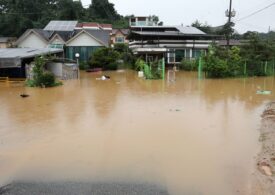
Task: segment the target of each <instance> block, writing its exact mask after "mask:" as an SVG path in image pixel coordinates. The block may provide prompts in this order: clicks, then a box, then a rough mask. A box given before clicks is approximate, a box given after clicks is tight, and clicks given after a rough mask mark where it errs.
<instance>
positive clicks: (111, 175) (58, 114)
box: [0, 71, 275, 195]
mask: <svg viewBox="0 0 275 195" xmlns="http://www.w3.org/2000/svg"><path fill="white" fill-rule="evenodd" d="M105 74H108V75H110V76H111V80H110V81H97V80H96V78H97V77H100V76H101V75H100V74H91V73H82V75H81V80H77V81H66V82H64V86H61V87H56V88H52V89H35V88H26V87H24V86H22V84H20V83H13V84H12V83H11V84H6V83H0V184H2V185H4V184H6V183H8V182H11V181H17V180H20V181H21V180H23V181H24V180H26V181H50V182H52V181H65V180H66V181H68V180H69V181H85V182H87V181H89V182H106V181H107V182H108V181H109V182H133V183H135V182H136V183H138V182H140V183H143V182H146V183H154V184H157V185H161V186H164V187H165V188H166V189H167V190H168V191H169V193H170V194H206V195H208V194H211V195H216V194H217V195H218V194H223V195H227V194H228V195H231V194H249V193H250V192H249V189H250V178H251V176H252V173H253V169H254V165H255V160H254V157H255V156H256V154H257V152H258V151H259V146H260V144H259V142H258V140H259V131H258V128H259V126H260V120H261V118H260V115H261V114H262V112H263V110H264V106H265V105H266V103H267V102H269V101H272V100H274V99H275V79H274V77H268V78H248V79H244V78H240V79H224V80H214V79H213V80H212V79H209V80H198V79H197V78H196V74H195V73H187V72H178V73H177V74H176V81H175V82H170V83H168V82H166V81H146V80H143V79H139V78H138V77H137V73H136V72H133V71H126V72H124V73H118V72H107V73H105ZM257 90H271V91H272V92H273V93H272V95H256V92H257ZM21 93H27V94H29V95H30V97H29V98H26V99H23V98H21V97H20V96H19V95H20V94H21Z"/></svg>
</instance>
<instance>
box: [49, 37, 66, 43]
mask: <svg viewBox="0 0 275 195" xmlns="http://www.w3.org/2000/svg"><path fill="white" fill-rule="evenodd" d="M51 44H61V45H62V44H64V42H63V41H62V40H60V39H59V38H58V37H56V38H54V40H52V41H51Z"/></svg>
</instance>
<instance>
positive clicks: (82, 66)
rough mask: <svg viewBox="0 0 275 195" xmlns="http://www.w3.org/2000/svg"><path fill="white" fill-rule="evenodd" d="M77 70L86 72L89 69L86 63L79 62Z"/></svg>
mask: <svg viewBox="0 0 275 195" xmlns="http://www.w3.org/2000/svg"><path fill="white" fill-rule="evenodd" d="M79 69H80V70H87V69H89V64H88V63H87V62H80V64H79Z"/></svg>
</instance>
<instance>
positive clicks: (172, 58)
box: [168, 49, 176, 63]
mask: <svg viewBox="0 0 275 195" xmlns="http://www.w3.org/2000/svg"><path fill="white" fill-rule="evenodd" d="M175 60H176V54H175V50H174V49H170V50H169V53H168V63H175Z"/></svg>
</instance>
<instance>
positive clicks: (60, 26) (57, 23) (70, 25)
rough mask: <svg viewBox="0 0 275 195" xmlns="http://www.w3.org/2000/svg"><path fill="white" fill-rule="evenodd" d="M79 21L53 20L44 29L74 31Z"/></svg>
mask: <svg viewBox="0 0 275 195" xmlns="http://www.w3.org/2000/svg"><path fill="white" fill-rule="evenodd" d="M77 23H78V21H61V20H52V21H50V22H49V24H48V25H47V26H46V27H45V28H44V30H46V31H73V30H74V29H75V27H76V25H77Z"/></svg>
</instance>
